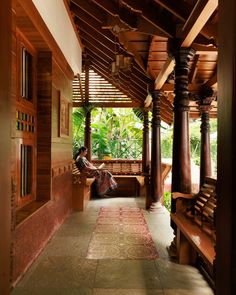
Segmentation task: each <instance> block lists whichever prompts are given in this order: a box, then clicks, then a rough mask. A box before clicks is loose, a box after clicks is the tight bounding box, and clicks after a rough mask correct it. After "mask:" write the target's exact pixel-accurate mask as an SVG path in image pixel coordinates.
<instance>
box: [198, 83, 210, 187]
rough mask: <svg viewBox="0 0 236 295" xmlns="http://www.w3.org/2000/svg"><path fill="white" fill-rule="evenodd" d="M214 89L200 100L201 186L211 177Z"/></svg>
mask: <svg viewBox="0 0 236 295" xmlns="http://www.w3.org/2000/svg"><path fill="white" fill-rule="evenodd" d="M212 95H213V91H212V89H206V90H205V91H204V92H203V93H202V95H201V96H202V97H201V98H200V100H199V102H198V104H199V111H200V113H201V122H202V123H201V154H200V184H199V187H201V186H202V184H203V183H204V180H205V177H206V176H211V145H210V124H209V113H210V110H211V108H212V107H211V102H212Z"/></svg>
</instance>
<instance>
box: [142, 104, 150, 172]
mask: <svg viewBox="0 0 236 295" xmlns="http://www.w3.org/2000/svg"><path fill="white" fill-rule="evenodd" d="M149 161H150V159H149V121H148V110H147V109H144V110H143V150H142V172H143V174H147V173H149V169H150V167H149Z"/></svg>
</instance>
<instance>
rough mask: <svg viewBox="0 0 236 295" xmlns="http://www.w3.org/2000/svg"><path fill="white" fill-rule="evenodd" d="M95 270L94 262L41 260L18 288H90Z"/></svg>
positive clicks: (57, 257)
mask: <svg viewBox="0 0 236 295" xmlns="http://www.w3.org/2000/svg"><path fill="white" fill-rule="evenodd" d="M96 268H97V261H96V260H87V259H79V258H77V257H69V256H64V257H60V256H52V257H46V258H45V259H43V260H41V261H40V262H39V263H38V265H37V266H36V268H35V270H34V271H33V273H29V274H28V275H26V276H25V277H24V278H23V279H22V281H21V282H20V283H19V287H24V288H29V289H35V290H36V289H37V288H48V289H50V288H56V289H59V288H72V289H75V288H82V287H83V288H92V287H93V281H94V277H95V272H96Z"/></svg>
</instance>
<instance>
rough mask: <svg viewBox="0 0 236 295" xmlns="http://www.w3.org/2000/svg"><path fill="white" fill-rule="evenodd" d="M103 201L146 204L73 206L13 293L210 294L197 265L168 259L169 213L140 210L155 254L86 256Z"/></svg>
mask: <svg viewBox="0 0 236 295" xmlns="http://www.w3.org/2000/svg"><path fill="white" fill-rule="evenodd" d="M102 206H105V207H107V206H112V207H114V206H125V207H139V208H142V209H144V208H145V200H144V198H109V199H97V200H93V201H92V202H90V203H89V204H88V207H87V209H86V211H84V212H72V214H71V215H70V216H69V217H68V218H67V219H66V220H65V222H64V224H63V225H62V226H61V228H60V229H59V230H58V231H57V232H56V233H55V235H54V237H53V238H52V239H51V240H50V242H49V243H48V245H47V246H46V247H45V250H44V251H43V252H42V254H41V255H39V257H38V259H37V260H36V262H35V263H33V265H32V266H31V267H30V269H29V270H28V272H27V273H26V275H25V276H24V277H23V278H22V280H21V281H20V282H19V283H18V285H17V287H16V288H15V289H14V290H13V292H12V294H13V295H31V294H32V295H47V294H48V295H54V294H55V295H57V294H58V295H77V294H78V295H212V294H213V292H212V290H211V289H210V288H209V286H208V284H207V283H206V281H205V280H204V279H203V277H202V276H201V274H200V273H199V271H198V270H197V269H196V268H194V267H191V266H185V265H179V264H176V263H173V262H171V261H169V256H168V253H167V251H166V246H168V245H169V244H170V242H171V241H172V239H173V230H172V229H171V227H170V218H169V213H168V212H166V214H151V213H149V212H147V211H145V210H143V213H144V215H145V219H146V221H147V224H148V228H149V230H150V232H151V235H152V238H153V240H154V242H155V245H156V247H157V250H158V253H159V256H160V258H159V259H156V260H119V259H117V260H115V259H110V260H109V259H104V260H94V259H85V258H84V257H85V255H86V252H87V248H88V244H89V241H90V239H91V237H92V233H93V231H94V229H95V226H96V219H97V217H98V213H99V210H100V208H101V207H102Z"/></svg>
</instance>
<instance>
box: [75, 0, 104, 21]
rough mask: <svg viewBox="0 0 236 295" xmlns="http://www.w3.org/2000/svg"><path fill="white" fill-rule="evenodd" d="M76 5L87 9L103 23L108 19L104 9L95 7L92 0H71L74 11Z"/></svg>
mask: <svg viewBox="0 0 236 295" xmlns="http://www.w3.org/2000/svg"><path fill="white" fill-rule="evenodd" d="M75 6H76V7H79V8H80V9H83V10H84V11H86V12H87V13H88V14H89V15H90V16H91V17H93V18H94V19H96V20H97V21H98V22H99V23H101V24H103V22H104V20H106V13H105V12H104V11H103V10H102V9H99V7H95V6H94V5H93V4H92V3H90V1H86V0H71V9H72V11H73V10H74V8H75Z"/></svg>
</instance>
